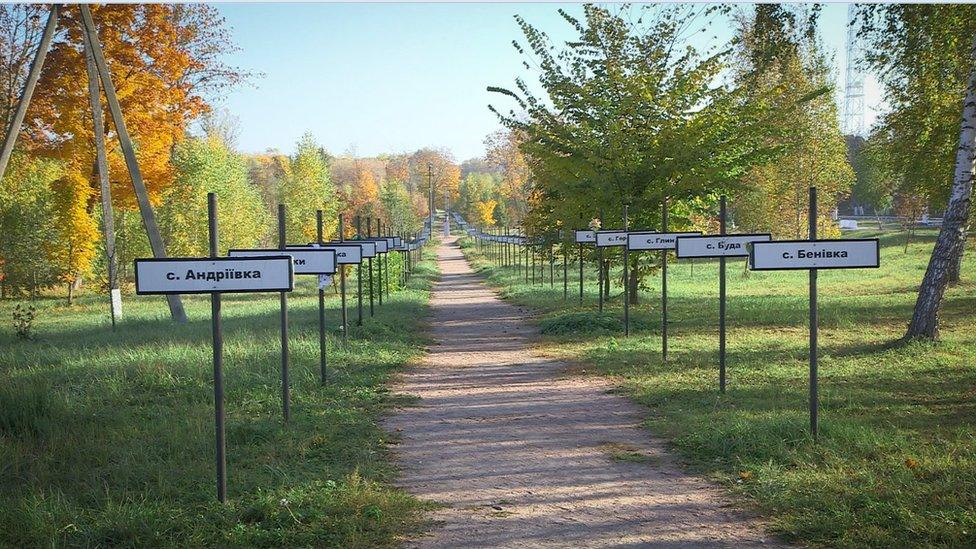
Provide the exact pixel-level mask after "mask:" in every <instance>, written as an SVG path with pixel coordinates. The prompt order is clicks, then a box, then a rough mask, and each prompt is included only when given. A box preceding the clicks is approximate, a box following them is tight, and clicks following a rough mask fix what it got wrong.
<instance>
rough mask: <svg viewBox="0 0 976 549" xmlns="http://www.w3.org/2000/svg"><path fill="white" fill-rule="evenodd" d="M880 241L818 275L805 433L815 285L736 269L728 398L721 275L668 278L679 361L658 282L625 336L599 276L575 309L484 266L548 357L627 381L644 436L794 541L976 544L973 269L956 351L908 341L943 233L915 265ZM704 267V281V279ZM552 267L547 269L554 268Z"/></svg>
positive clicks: (559, 292) (685, 273) (961, 301)
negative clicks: (877, 264) (811, 395)
mask: <svg viewBox="0 0 976 549" xmlns="http://www.w3.org/2000/svg"><path fill="white" fill-rule="evenodd" d="M858 236H880V238H881V244H882V250H881V253H882V259H881V268H880V269H875V270H843V271H842V270H837V271H821V273H820V277H819V290H820V293H819V295H820V298H819V299H820V323H821V331H820V355H821V359H820V377H819V379H820V405H821V411H820V414H821V415H820V422H821V433H820V438H819V440H818V441H814V440H813V439H812V437H811V436H810V435H809V434H808V421H809V420H808V412H807V406H808V354H807V353H808V346H807V344H808V333H809V332H808V329H807V318H808V316H807V315H808V301H807V278H806V277H807V274H806V272H788V271H782V272H752V273H745V272H744V270H743V265H742V263H741V262H740V261H734V262H730V267H729V271H728V272H729V276H728V292H729V300H728V330H729V331H728V355H727V356H728V376H729V386H728V392H727V393H726V394H724V395H723V394H720V393H719V391H718V334H717V332H718V329H717V321H718V300H717V296H718V289H717V286H718V282H717V271H718V269H717V263H716V262H710V261H698V262H697V263H695V264H694V266H692V264H691V263H688V262H685V261H681V262H674V263H672V265H671V267H670V269H669V278H668V289H669V301H668V312H669V321H670V322H669V336H670V337H669V350H670V356H669V361H668V362H667V363H666V364H665V363H663V362H662V358H661V340H660V322H661V317H660V277H659V276H658V275H654V276H651V277H648V281H647V284H648V286H649V287H648V288H645V289H644V290H643V291H642V294H641V296H640V299H641V304H640V305H638V306H636V307H632V308H631V330H632V335H631V336H630V337H624V336H623V330H622V327H623V323H622V317H623V315H622V306H621V297H620V295H619V294H620V293H621V291H622V289H621V288H620V287H619V286H616V287H614V289H613V292H612V293H613V299H612V300H611V303H610V304H609V306H608V307H607V308H606V310H605V313H604V314H602V315H601V314H600V313H598V312H597V308H596V298H597V293H596V281H595V278H596V272H595V268H594V266H593V264H592V263H591V264H588V265H587V266H586V275H585V278H586V279H587V285H586V289H585V295H584V304H583V306H582V307H580V306H579V304H578V293H577V292H578V286H577V283H578V278H577V273H578V263H572V262H571V263H570V269H569V273H570V276H569V299H568V300H567V301H563V299H562V297H563V288H562V283H561V281H560V280H559V275H560V274H561V271H562V269H561V262H560V264H559V265H557V268H556V276H557V279H556V281H555V284H554V287H550V283H549V280H548V272H546V277H547V279H546V282H545V283H544V284H531V283H528V284H526V283H525V280H524V276H523V275H520V274H519V273H518V272H517V271H516V270H515V269H512V268H508V269H506V268H500V267H497V266H494V265H492V264H491V263H489V262H488V261H486V259H485V257H484V256H483V255H481V254H480V253H479V252H478V250H477V248H476V247H473V246H472V245H471V243H470V242H466V243H464V246H465V251H466V253H467V254H468V256H469V258H472V259H473V261H474V263H475V265H476V266H477V267H478V268H479V269H480V270H481V272H482V273H483V274H484V275H485V276H486V277H487V278H488V280H489V281H490V282H491V283H492V284H494V285H496V286H497V287H499V288H500V289H501V291H502V293H503V295H504V296H505V297H506V298H507V299H510V300H512V301H514V302H517V303H519V304H521V305H525V306H528V307H530V308H533V309H534V310H535V311H536V312H537V313H538V321H539V322H540V323H541V326H542V329H543V331H544V332H545V334H546V336H545V340H544V342H543V345H544V346H545V347H546V349H545V350H546V352H547V353H551V354H554V355H556V356H561V357H563V358H565V359H567V360H571V361H577V362H579V363H581V364H582V365H583V366H584V367H585V369H586V370H587V371H594V370H595V371H597V372H599V373H602V374H603V375H606V376H611V377H613V378H615V379H616V380H617V381H618V382H619V383H620V384H621V386H622V387H623V390H624V391H625V392H626V393H627V394H629V395H630V396H631V397H632V398H634V399H635V400H636V401H638V402H640V403H641V404H643V405H645V406H646V407H647V408H648V418H647V421H646V425H647V427H648V429H649V430H651V431H652V432H653V433H654V434H655V435H657V436H661V437H664V438H665V439H667V440H668V441H669V443H670V445H671V447H672V449H673V451H675V452H677V453H678V454H679V455H681V456H682V457H683V458H684V459H685V461H686V462H687V464H688V467H689V468H691V469H692V470H694V471H696V472H699V473H701V474H703V475H706V476H708V477H710V478H712V479H714V480H715V481H717V482H720V483H722V484H724V485H726V486H727V487H729V489H731V490H733V491H734V492H736V493H738V494H739V495H741V496H743V498H745V499H746V500H747V501H749V502H751V503H752V504H753V505H755V506H756V507H757V508H758V509H759V510H760V511H761V512H762V513H763V514H764V515H766V516H767V517H769V520H770V522H771V527H772V528H773V529H774V530H775V531H776V532H778V533H779V534H781V535H782V536H783V537H784V538H786V539H788V540H791V541H798V542H802V543H807V544H810V545H813V546H833V547H866V546H873V547H906V546H976V368H974V365H976V282H974V279H973V273H974V272H976V259H974V255H976V254H974V253H973V250H970V251H969V252H968V253H967V255H966V257H965V260H964V264H963V270H962V272H963V277H964V279H963V282H962V283H960V284H959V285H958V286H956V287H954V288H952V289H950V290H949V292H948V293H947V297H946V301H945V304H944V306H943V313H942V317H941V318H942V341H940V342H939V343H935V344H931V343H912V344H908V345H898V344H896V342H897V341H898V340H899V339H900V338H901V336H902V335H903V334H904V332H905V329H906V327H907V324H908V320H909V318H910V316H911V312H912V308H913V306H914V300H915V296H916V294H915V292H916V289H917V285H918V284H919V282H920V281H921V278H922V275H923V274H924V271H925V268H926V265H927V261H928V256H929V254H930V252H931V249H932V246H933V243H934V240H935V233H934V232H932V231H927V232H922V233H921V234H920V235H918V236H916V237H915V239H913V241H912V243H911V244H909V246H908V251H907V252H905V249H904V245H905V235H904V233H894V234H893V233H885V234H882V235H878V234H877V233H869V232H863V233H860V234H858ZM692 269H693V271H694V272H693V273H692ZM547 271H548V269H547Z"/></svg>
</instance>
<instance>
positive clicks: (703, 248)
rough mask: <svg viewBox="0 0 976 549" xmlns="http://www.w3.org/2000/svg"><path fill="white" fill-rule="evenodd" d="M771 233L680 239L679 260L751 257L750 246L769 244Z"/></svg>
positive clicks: (685, 237)
mask: <svg viewBox="0 0 976 549" xmlns="http://www.w3.org/2000/svg"><path fill="white" fill-rule="evenodd" d="M770 240H772V236H771V235H770V234H769V233H757V234H722V235H707V236H682V237H679V238H678V244H677V248H676V255H677V256H678V259H685V258H689V257H749V244H752V243H754V242H769V241H770Z"/></svg>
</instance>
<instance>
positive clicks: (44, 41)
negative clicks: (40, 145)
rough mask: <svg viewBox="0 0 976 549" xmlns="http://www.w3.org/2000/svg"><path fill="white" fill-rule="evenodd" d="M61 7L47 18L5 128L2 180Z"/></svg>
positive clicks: (0, 168)
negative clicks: (18, 97) (25, 78)
mask: <svg viewBox="0 0 976 549" xmlns="http://www.w3.org/2000/svg"><path fill="white" fill-rule="evenodd" d="M60 11H61V6H60V5H59V4H53V5H52V6H51V13H50V15H48V17H47V24H46V25H45V26H44V34H42V35H41V43H40V44H39V45H38V46H37V53H36V54H34V60H33V61H31V66H30V71H29V72H28V73H27V81H26V82H24V89H23V90H22V91H21V93H20V99H18V100H17V109H16V110H15V111H14V116H13V118H11V119H10V124H9V125H8V126H7V135H6V136H4V139H3V149H2V150H0V179H3V176H4V174H5V173H6V172H7V163H8V162H10V155H12V154H13V152H14V144H15V143H16V142H17V136H18V135H19V134H20V127H21V125H23V123H24V116H25V115H26V114H27V107H28V106H29V105H30V101H31V97H33V96H34V88H35V87H37V81H38V80H39V79H40V78H41V68H42V67H44V59H45V58H46V57H47V51H48V50H49V49H51V39H52V38H54V31H56V30H57V28H58V16H59V15H60Z"/></svg>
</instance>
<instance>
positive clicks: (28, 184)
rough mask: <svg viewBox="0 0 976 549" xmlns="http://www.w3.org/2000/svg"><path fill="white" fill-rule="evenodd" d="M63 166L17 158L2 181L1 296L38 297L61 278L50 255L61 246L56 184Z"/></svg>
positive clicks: (0, 197) (0, 219)
mask: <svg viewBox="0 0 976 549" xmlns="http://www.w3.org/2000/svg"><path fill="white" fill-rule="evenodd" d="M63 175H64V166H63V165H62V164H61V163H60V162H57V161H55V160H46V159H36V158H31V157H29V156H27V155H25V154H23V153H22V152H19V151H18V152H15V154H14V155H13V157H12V158H11V160H10V164H9V166H8V167H7V173H6V175H5V177H4V178H3V181H0V296H3V297H7V296H8V295H10V294H11V293H13V292H17V291H20V290H23V289H27V290H29V291H30V293H31V295H34V294H35V293H36V292H37V290H38V288H39V287H43V286H47V285H50V284H54V283H56V282H57V281H58V280H59V278H60V277H61V275H62V274H63V273H62V272H59V269H58V267H59V266H58V265H55V263H54V262H53V261H52V258H51V256H50V255H49V254H50V253H52V252H53V251H54V250H53V249H52V245H53V244H55V243H57V242H58V236H59V234H58V233H59V227H58V226H57V224H56V222H55V216H56V211H55V210H56V204H55V202H56V197H55V192H56V191H55V184H56V182H57V181H58V180H59V179H61V177H63Z"/></svg>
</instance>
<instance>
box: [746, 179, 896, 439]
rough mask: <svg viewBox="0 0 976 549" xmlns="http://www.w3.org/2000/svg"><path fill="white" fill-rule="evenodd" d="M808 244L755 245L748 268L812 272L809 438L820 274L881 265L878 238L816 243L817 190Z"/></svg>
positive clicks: (814, 416)
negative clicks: (818, 272)
mask: <svg viewBox="0 0 976 549" xmlns="http://www.w3.org/2000/svg"><path fill="white" fill-rule="evenodd" d="M809 226H810V238H809V240H781V241H776V242H756V243H755V244H753V246H752V249H751V250H750V253H749V268H750V269H753V270H758V271H776V270H804V269H805V270H809V271H810V273H809V276H810V434H812V435H813V438H814V439H816V438H817V436H818V434H819V432H820V420H819V412H820V404H819V387H818V374H817V367H818V364H817V358H818V357H817V335H818V332H819V328H820V326H819V323H820V318H819V316H818V309H817V271H818V270H820V269H874V268H878V267H879V266H880V265H881V253H880V244H879V241H878V239H877V238H860V239H839V240H817V188H816V187H810V208H809Z"/></svg>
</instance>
